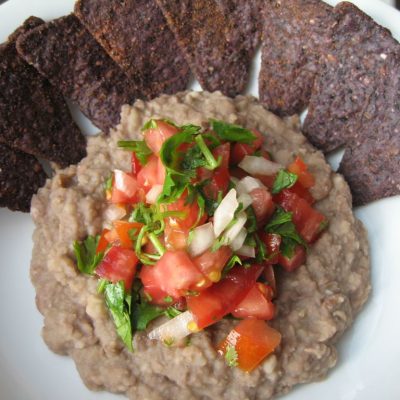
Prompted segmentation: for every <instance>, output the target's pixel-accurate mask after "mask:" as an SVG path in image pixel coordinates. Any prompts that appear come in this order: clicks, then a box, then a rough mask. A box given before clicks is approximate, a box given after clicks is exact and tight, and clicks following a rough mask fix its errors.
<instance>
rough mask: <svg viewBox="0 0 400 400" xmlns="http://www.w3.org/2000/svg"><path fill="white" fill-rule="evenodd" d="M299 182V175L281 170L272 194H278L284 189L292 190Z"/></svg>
mask: <svg viewBox="0 0 400 400" xmlns="http://www.w3.org/2000/svg"><path fill="white" fill-rule="evenodd" d="M296 181H297V175H296V174H293V173H291V172H288V171H286V170H284V169H281V170H279V172H278V175H277V176H276V178H275V181H274V185H273V187H272V194H277V193H279V192H280V191H281V190H283V189H287V188H291V187H292V186H293V185H294V184H295V183H296Z"/></svg>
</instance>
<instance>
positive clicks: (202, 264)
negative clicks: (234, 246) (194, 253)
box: [193, 246, 232, 282]
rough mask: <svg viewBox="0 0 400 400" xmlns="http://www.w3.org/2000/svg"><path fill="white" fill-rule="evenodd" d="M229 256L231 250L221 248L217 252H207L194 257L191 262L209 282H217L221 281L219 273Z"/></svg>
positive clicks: (224, 247)
mask: <svg viewBox="0 0 400 400" xmlns="http://www.w3.org/2000/svg"><path fill="white" fill-rule="evenodd" d="M231 256H232V250H231V248H230V247H228V246H222V247H220V248H219V249H218V250H217V251H211V250H207V251H206V252H204V253H203V254H201V255H200V256H198V257H195V258H194V259H193V262H194V263H195V265H196V266H197V268H198V269H199V270H200V271H201V272H202V273H203V274H204V275H205V276H206V277H207V278H208V279H209V280H210V281H211V282H218V281H219V280H220V279H221V272H222V270H223V269H224V267H225V264H226V263H227V262H228V261H229V259H230V258H231Z"/></svg>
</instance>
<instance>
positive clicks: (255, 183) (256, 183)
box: [236, 176, 265, 195]
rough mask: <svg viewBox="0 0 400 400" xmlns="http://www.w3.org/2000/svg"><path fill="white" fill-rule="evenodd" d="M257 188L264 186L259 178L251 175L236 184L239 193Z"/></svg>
mask: <svg viewBox="0 0 400 400" xmlns="http://www.w3.org/2000/svg"><path fill="white" fill-rule="evenodd" d="M259 188H265V186H264V185H263V183H262V182H261V181H260V180H259V179H256V178H253V177H252V176H246V177H244V178H243V179H241V180H240V181H239V182H238V183H237V185H236V190H237V192H238V193H239V195H240V194H243V193H250V192H251V191H252V190H254V189H259Z"/></svg>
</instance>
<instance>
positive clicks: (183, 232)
mask: <svg viewBox="0 0 400 400" xmlns="http://www.w3.org/2000/svg"><path fill="white" fill-rule="evenodd" d="M164 235H165V247H166V249H167V250H183V249H185V248H186V247H187V239H188V237H189V229H184V228H182V227H181V226H180V225H179V224H178V223H177V222H176V219H175V218H166V220H165V229H164Z"/></svg>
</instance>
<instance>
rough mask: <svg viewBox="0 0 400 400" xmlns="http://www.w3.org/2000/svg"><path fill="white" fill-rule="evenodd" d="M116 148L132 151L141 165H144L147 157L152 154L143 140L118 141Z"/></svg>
mask: <svg viewBox="0 0 400 400" xmlns="http://www.w3.org/2000/svg"><path fill="white" fill-rule="evenodd" d="M118 146H119V147H121V148H123V149H125V150H129V151H133V152H134V153H135V154H136V157H137V159H138V160H139V162H140V164H141V165H146V164H147V160H148V158H149V156H150V155H151V154H153V152H152V151H151V150H150V149H149V147H148V146H147V144H146V142H145V141H144V140H120V141H119V142H118Z"/></svg>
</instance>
